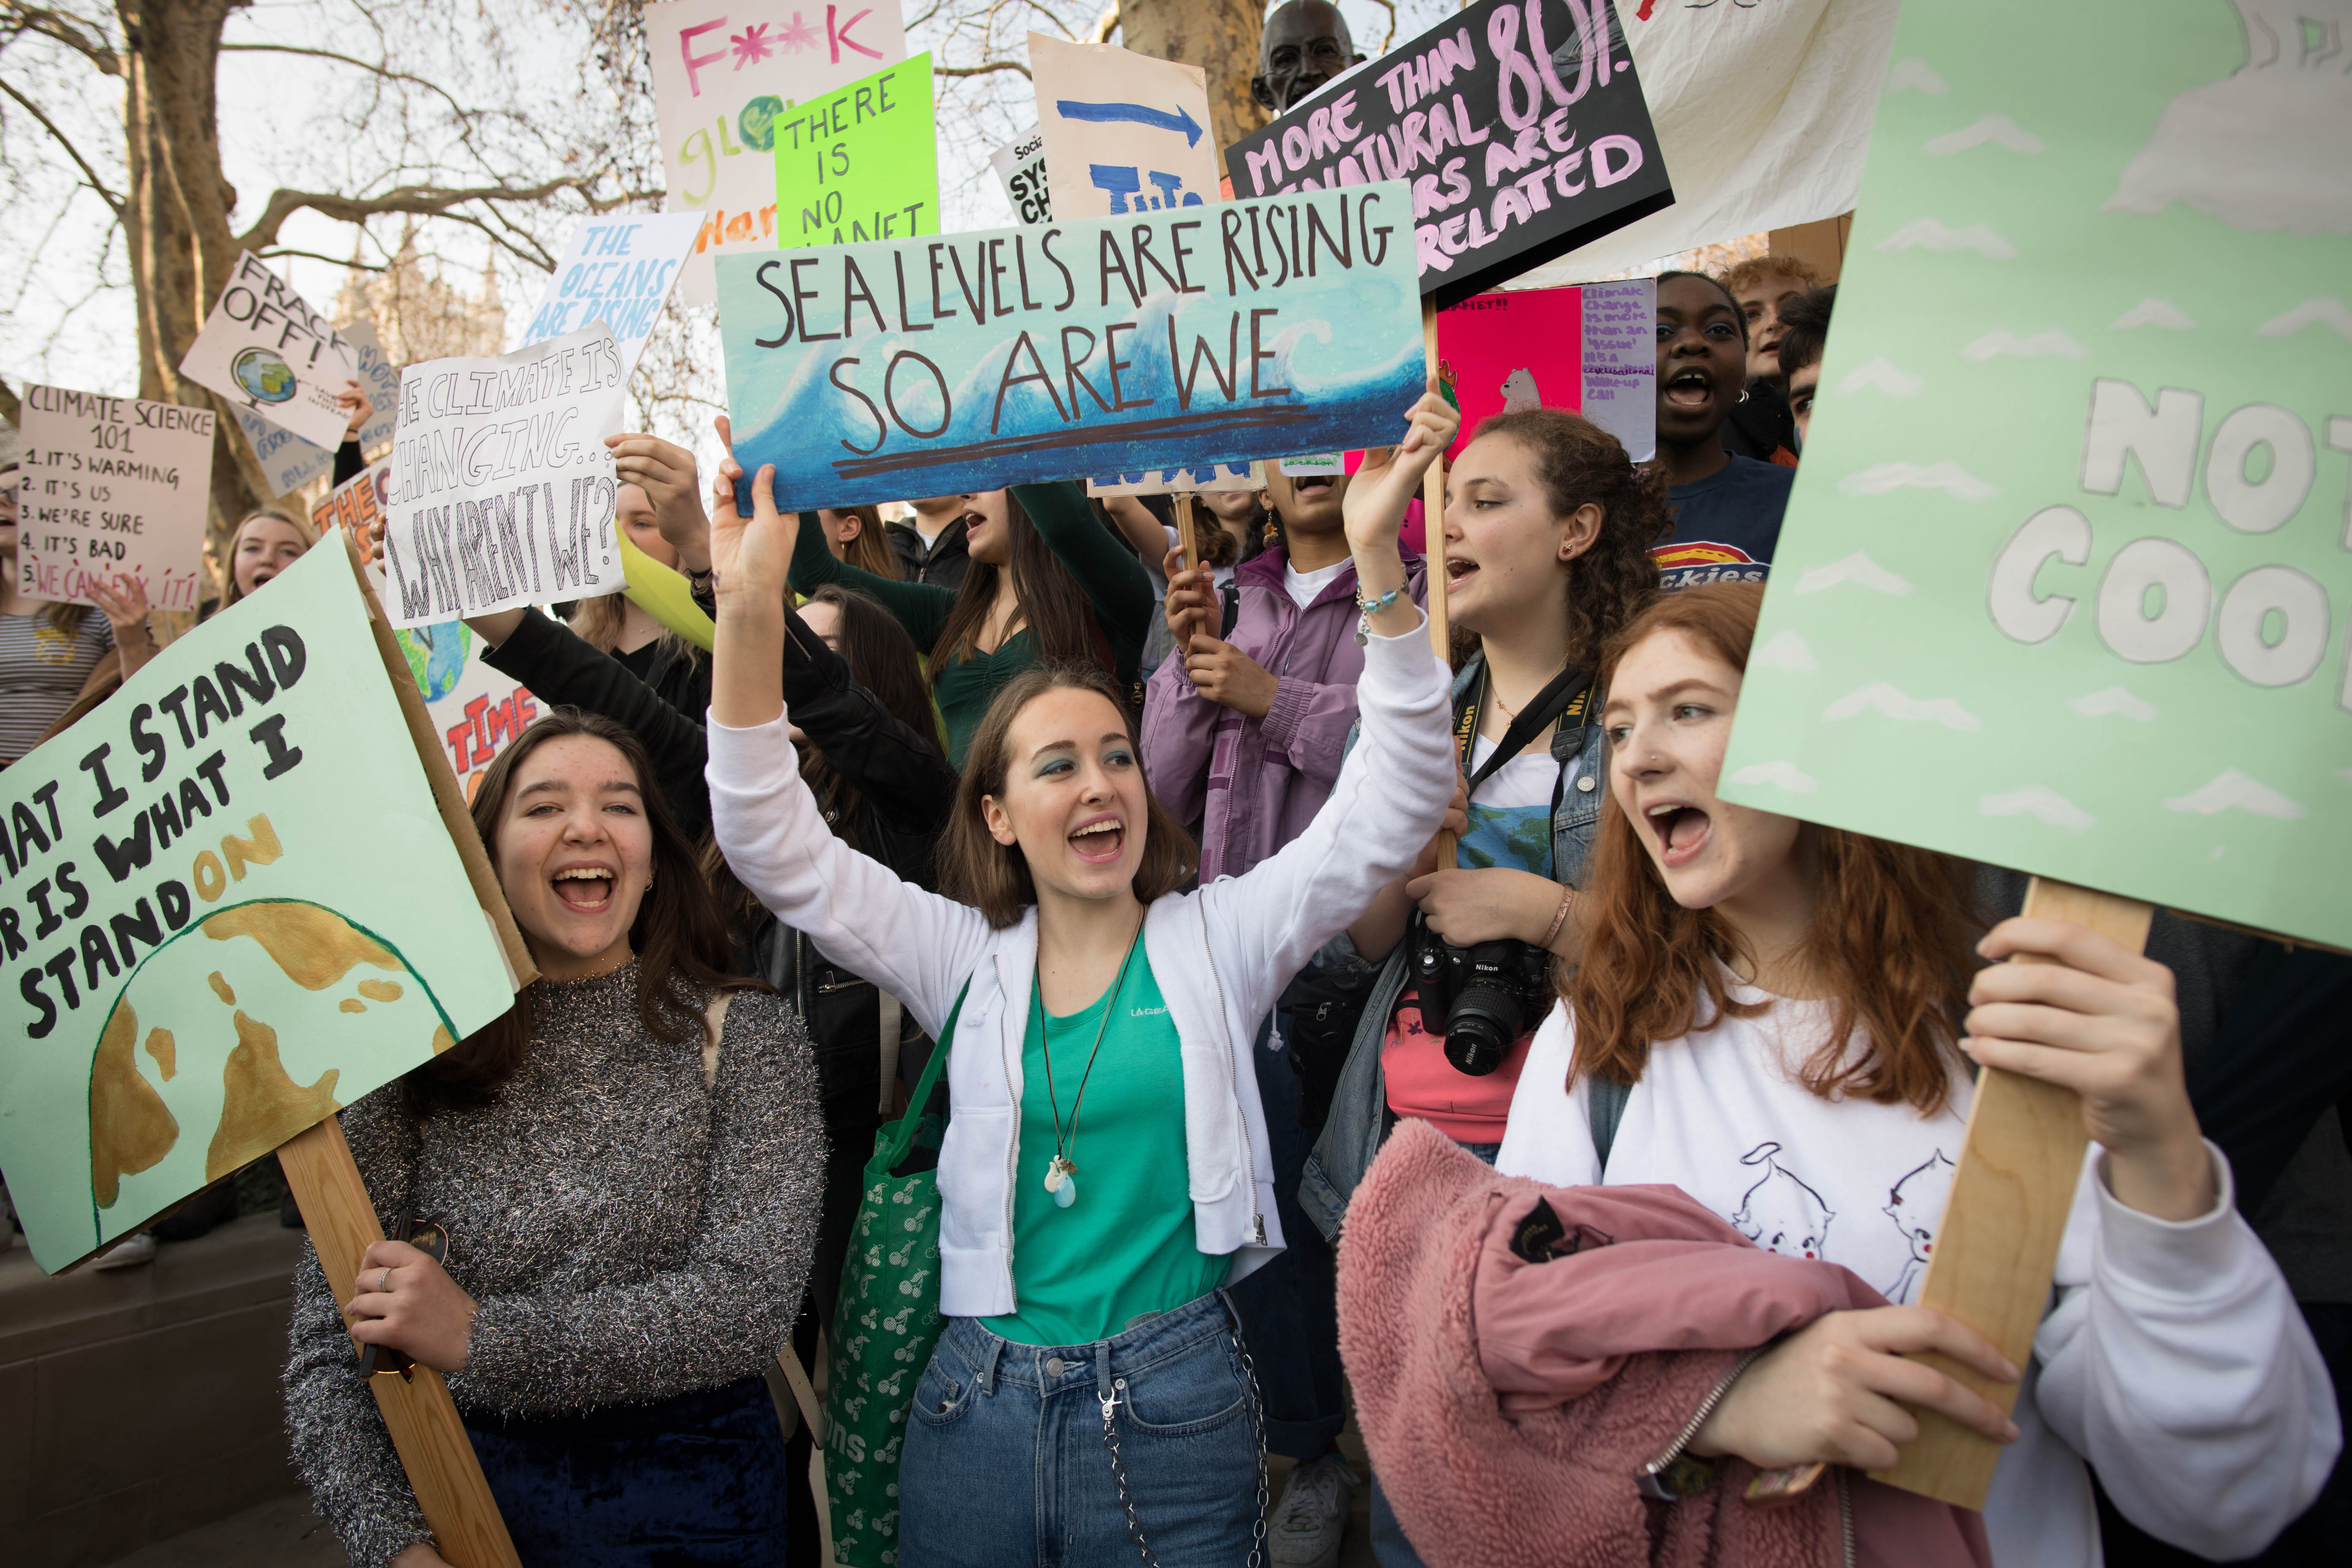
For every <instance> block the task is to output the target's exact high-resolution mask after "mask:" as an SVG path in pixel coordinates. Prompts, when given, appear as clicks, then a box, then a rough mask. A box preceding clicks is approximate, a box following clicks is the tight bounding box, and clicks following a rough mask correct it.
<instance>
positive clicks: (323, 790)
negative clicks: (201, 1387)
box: [0, 547, 528, 1272]
mask: <svg viewBox="0 0 2352 1568" xmlns="http://www.w3.org/2000/svg"><path fill="white" fill-rule="evenodd" d="M390 647H391V638H390V636H389V634H388V633H387V632H385V631H384V630H383V627H382V626H379V625H372V624H371V619H370V614H369V609H368V605H367V603H366V600H365V597H364V593H363V590H362V587H361V585H360V582H359V578H358V576H357V575H356V574H355V572H354V569H353V565H352V557H351V556H350V554H349V553H348V552H347V551H346V550H344V549H340V548H333V547H326V548H320V549H316V550H313V551H311V552H310V554H308V555H306V556H304V557H303V558H302V559H301V560H300V561H299V562H298V563H295V564H294V565H293V566H292V567H290V568H289V569H288V571H287V572H286V573H285V574H284V575H283V576H282V577H281V578H280V579H279V580H278V582H275V583H273V584H270V585H269V587H268V589H267V590H265V591H264V592H262V593H258V594H255V595H250V596H248V597H247V598H246V599H244V600H243V601H241V602H240V603H238V604H237V605H235V606H233V607H232V608H230V609H229V610H227V611H226V612H224V613H222V614H221V615H218V616H215V617H213V618H212V619H211V620H210V621H207V622H206V623H205V625H203V626H199V627H197V628H196V629H195V630H194V631H193V632H190V633H189V634H188V635H187V636H185V637H181V638H179V639H178V640H177V641H175V642H173V644H172V646H171V647H169V648H167V649H165V650H164V651H163V653H162V654H160V655H158V656H157V657H156V658H155V659H154V660H153V661H152V662H151V663H150V664H148V665H147V667H146V668H143V669H142V670H140V671H139V672H138V673H137V674H136V675H134V676H132V677H131V679H130V680H128V681H126V682H125V683H124V684H123V687H122V689H121V691H120V692H118V693H116V695H115V696H113V697H112V698H110V699H109V700H107V701H106V702H105V703H103V704H101V705H100V706H99V707H98V708H97V709H95V710H92V711H91V712H90V714H89V716H88V717H86V718H85V719H83V720H82V721H80V722H79V724H77V725H75V726H74V727H73V728H72V729H71V730H69V731H67V732H66V733H65V734H63V735H61V736H59V737H58V739H57V740H54V741H52V742H49V743H48V744H47V745H46V746H43V747H41V748H40V749H38V750H37V751H36V752H33V753H32V754H31V755H30V756H28V757H26V759H25V760H24V761H22V762H20V763H16V765H14V766H12V767H11V768H9V769H8V771H7V773H5V775H0V827H4V828H5V831H0V953H5V959H0V963H5V968H0V1171H5V1173H6V1178H7V1183H8V1192H9V1196H10V1197H11V1198H12V1199H13V1200H14V1202H15V1204H16V1213H17V1216H18V1218H19V1219H20V1220H22V1222H23V1224H24V1226H25V1234H26V1238H27V1239H28V1240H29V1241H30V1242H31V1243H32V1247H33V1255H34V1258H35V1259H36V1260H37V1262H38V1263H39V1264H40V1265H41V1267H42V1268H45V1269H47V1270H49V1271H51V1272H55V1271H56V1270H57V1269H58V1268H63V1267H65V1266H66V1265H68V1264H70V1263H73V1262H75V1261H77V1260H79V1259H80V1258H84V1257H86V1256H88V1255H89V1253H91V1252H92V1251H94V1250H96V1249H97V1248H99V1247H103V1246H105V1245H106V1244H107V1243H109V1242H110V1241H113V1240H115V1239H116V1238H118V1237H122V1236H125V1235H127V1234H129V1233H130V1232H131V1231H134V1230H136V1229H138V1228H139V1227H140V1226H142V1225H144V1224H145V1223H146V1222H147V1221H149V1220H151V1219H152V1218H153V1217H154V1216H155V1215H158V1214H160V1213H162V1212H163V1211H164V1210H166V1209H168V1208H170V1207H171V1206H172V1205H174V1204H176V1203H178V1202H179V1201H180V1200H181V1199H183V1198H184V1197H187V1196H188V1195H189V1194H193V1193H194V1192H196V1191H198V1190H200V1189H201V1188H203V1187H204V1186H205V1185H206V1184H210V1183H212V1182H214V1181H216V1180H218V1179H219V1178H221V1177H222V1176H225V1175H226V1174H228V1173H231V1172H233V1171H235V1170H236V1169H237V1168H238V1167H239V1166H241V1165H243V1164H245V1163H247V1162H248V1161H251V1160H254V1159H257V1158H258V1157H259V1156H261V1155H263V1154H266V1153H268V1152H269V1151H270V1150H272V1149H274V1148H276V1147H277V1146H278V1144H280V1143H282V1142H286V1140H288V1139H289V1138H290V1137H292V1136H293V1135H294V1134H296V1133H297V1132H299V1131H302V1130H303V1129H304V1128H307V1127H309V1126H310V1125H311V1124H312V1123H314V1122H316V1121H320V1120H321V1119H322V1118H324V1117H327V1116H331V1115H332V1114H333V1113H334V1112H335V1111H336V1110H338V1109H340V1108H341V1106H343V1105H345V1104H348V1103H350V1102H351V1101H352V1100H356V1099H358V1098H359V1097H360V1096H362V1095H363V1094H365V1093H367V1092H368V1091H369V1090H371V1089H375V1088H376V1087H377V1086H379V1085H381V1084H383V1083H385V1082H388V1081H389V1080H391V1079H394V1078H397V1077H399V1076H400V1075H401V1074H402V1073H404V1072H406V1071H407V1070H408V1069H409V1068H413V1067H415V1066H416V1065H417V1064H419V1063H420V1062H425V1061H428V1060H430V1059H431V1058H433V1057H434V1056H435V1055H436V1053H438V1052H440V1051H444V1050H446V1049H448V1048H449V1047H450V1046H451V1045H452V1044H454V1043H455V1042H456V1041H457V1040H460V1039H463V1038H464V1037H466V1036H467V1035H469V1034H471V1033H472V1032H473V1031H474V1030H476V1029H478V1028H479V1027H480V1026H482V1025H484V1024H485V1023H488V1021H489V1020H490V1019H492V1018H494V1017H496V1016H499V1014H500V1013H503V1012H504V1011H505V1010H506V1008H507V1007H508V1005H509V1003H510V1002H511V1000H512V997H513V992H514V988H515V987H514V974H513V973H512V972H511V971H510V969H509V962H514V963H519V964H520V966H521V967H523V968H524V969H527V968H528V960H527V958H525V957H524V956H523V953H522V950H521V948H520V942H519V941H517V940H516V939H515V938H514V934H513V933H514V927H513V924H512V921H511V920H510V919H509V917H508V915H507V913H506V910H505V906H504V904H503V902H500V901H499V898H498V893H497V888H496V884H495V882H494V881H493V880H491V879H490V873H489V866H488V859H487V858H486V857H485V856H484V855H483V853H482V848H481V844H480V841H479V840H478V839H477V838H475V837H474V836H473V831H472V828H471V826H470V825H469V824H468V823H467V819H466V817H465V816H464V811H463V806H462V804H461V803H460V802H459V800H458V798H457V790H456V787H455V785H454V784H453V783H452V782H451V781H450V780H449V778H448V775H447V773H446V769H439V768H437V767H436V766H435V765H434V764H432V763H428V762H427V760H426V758H427V753H426V752H424V750H423V747H422V743H421V742H423V740H424V737H423V736H422V735H421V733H420V732H421V731H422V729H423V725H424V714H423V711H422V709H421V706H419V705H418V704H417V703H416V702H415V699H414V697H413V695H410V694H404V692H403V690H402V689H401V686H400V685H395V684H394V666H393V664H392V662H391V660H393V659H396V658H398V654H397V651H396V650H394V651H392V652H391V653H390V654H389V655H387V653H386V650H387V649H388V648H390ZM401 682H402V684H403V685H404V684H405V671H402V672H401ZM437 754H438V753H437V750H436V752H433V753H431V755H434V756H437ZM436 773H437V775H438V776H437V779H436V776H435V775H436ZM485 889H487V891H486V892H485ZM486 900H487V901H486ZM486 909H488V910H494V911H495V912H494V913H493V914H492V915H491V916H490V918H489V919H487V920H486V919H485V910H486ZM502 943H504V944H506V953H505V955H504V956H502V955H501V945H502Z"/></svg>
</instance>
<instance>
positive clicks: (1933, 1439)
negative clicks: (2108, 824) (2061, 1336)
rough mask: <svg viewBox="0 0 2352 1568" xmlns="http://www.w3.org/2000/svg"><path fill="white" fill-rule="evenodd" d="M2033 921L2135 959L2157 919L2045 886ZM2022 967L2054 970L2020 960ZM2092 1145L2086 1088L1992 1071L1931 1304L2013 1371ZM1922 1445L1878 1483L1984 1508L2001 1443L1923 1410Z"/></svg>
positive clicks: (1958, 1173)
mask: <svg viewBox="0 0 2352 1568" xmlns="http://www.w3.org/2000/svg"><path fill="white" fill-rule="evenodd" d="M2024 912H2025V913H2026V914H2028V915H2033V916H2038V917H2040V918H2041V919H2043V920H2058V921H2069V922H2071V923H2073V924H2074V925H2079V926H2085V927H2088V928H2089V929H2090V930H2092V931H2097V932H2099V933H2100V934H2101V935H2103V936H2108V937H2112V938H2114V939H2115V940H2116V942H2121V943H2123V944H2124V945H2125V946H2126V947H2128V948H2131V949H2132V950H2133V951H2135V952H2137V951H2138V950H2140V949H2142V948H2144V947H2146V946H2147V926H2148V921H2149V919H2150V917H2151V915H2152V914H2153V912H2154V911H2153V910H2150V909H2149V907H2148V906H2147V905H2146V904H2144V903H2141V902H2139V901H2138V900H2136V899H2123V898H2117V897H2116V895H2114V894H2112V893H2101V892H2095V891H2093V890H2092V889H2088V888H2076V887H2071V886H2069V885H2068V884H2066V883H2063V882H2053V881H2050V880H2048V879H2044V878H2041V877H2036V878H2035V879H2033V881H2032V885H2031V886H2029V887H2028V888H2027V889H2026V894H2025V910H2024ZM2010 962H2011V963H2048V962H2049V960H2046V959H2043V958H2041V957H2038V956H2035V955H2032V954H2026V953H2020V954H2019V955H2018V956H2017V957H2015V958H2013V959H2011V961H2010ZM2089 1142H2090V1135H2089V1134H2088V1133H2087V1132H2085V1131H2084V1128H2083V1102H2082V1099H2081V1097H2080V1096H2078V1095H2076V1094H2075V1093H2074V1090H2072V1089H2060V1088H2058V1087H2056V1086H2055V1085H2053V1084H2046V1083H2043V1082H2041V1081H2040V1080H2039V1079H2030V1078H2023V1077H2021V1076H2019V1075H2018V1074H2015V1073H2007V1072H1999V1071H1995V1070H1994V1069H1992V1068H1986V1069H1985V1070H1984V1072H1983V1073H1982V1074H1981V1075H1980V1076H1979V1078H1978V1079H1977V1095H1976V1103H1975V1104H1974V1105H1973V1106H1971V1107H1970V1108H1969V1131H1968V1136H1967V1138H1966V1139H1965V1140H1963V1141H1962V1142H1961V1144H1960V1157H1959V1162H1958V1169H1957V1170H1955V1171H1954V1172H1953V1173H1952V1195H1951V1196H1950V1197H1949V1198H1948V1199H1947V1200H1946V1201H1945V1204H1944V1217H1943V1219H1942V1221H1941V1222H1940V1223H1939V1224H1938V1225H1937V1227H1936V1243H1935V1247H1936V1250H1935V1256H1934V1257H1933V1258H1930V1259H1929V1260H1928V1263H1927V1279H1925V1280H1924V1281H1923V1282H1922V1283H1921V1285H1920V1287H1919V1304H1920V1305H1921V1306H1923V1307H1933V1308H1935V1309H1936V1310H1937V1311H1939V1312H1944V1313H1948V1315H1950V1316H1952V1317H1954V1318H1957V1319H1958V1320H1959V1321H1961V1322H1963V1323H1966V1324H1967V1325H1968V1326H1969V1328H1972V1329H1974V1330H1976V1331H1977V1332H1979V1333H1980V1334H1982V1335H1983V1336H1984V1337H1985V1338H1986V1339H1988V1340H1990V1341H1991V1342H1992V1343H1993V1345H1994V1346H1995V1347H1996V1348H1997V1349H1999V1350H2000V1353H2001V1354H2003V1355H2005V1356H2007V1357H2008V1358H2009V1359H2010V1361H2011V1363H2014V1364H2016V1365H2018V1366H2024V1365H2026V1364H2027V1362H2028V1360H2029V1359H2030V1358H2031V1357H2032V1354H2033V1334H2034V1331H2035V1330H2037V1329H2039V1328H2040V1327H2041V1326H2042V1314H2043V1313H2044V1312H2045V1311H2046V1310H2048V1308H2049V1305H2050V1279H2051V1275H2052V1274H2053V1272H2054V1271H2055V1270H2056V1268H2057V1264H2058V1243H2059V1239H2060V1238H2061V1237H2063V1235H2064V1234H2065V1230H2066V1216H2067V1215H2069V1214H2070V1213H2072V1212H2073V1210H2074V1189H2075V1187H2076V1186H2077V1185H2078V1184H2079V1183H2080V1182H2081V1180H2082V1174H2083V1154H2084V1149H2085V1148H2086V1147H2087V1146H2088V1144H2089ZM1914 1359H1916V1360H1917V1361H1921V1362H1924V1363H1927V1364H1928V1365H1930V1366H1933V1367H1935V1368H1937V1370H1938V1371H1940V1372H1943V1373H1948V1375H1950V1376H1952V1377H1954V1378H1956V1379H1958V1381H1959V1382H1961V1383H1964V1384H1968V1386H1969V1387H1970V1388H1973V1389H1975V1390H1976V1391H1977V1392H1978V1393H1979V1394H1983V1395H1984V1396H1985V1397H1986V1398H1987V1399H1990V1400H1991V1401H1992V1402H1993V1403H1994V1404H1995V1405H2000V1407H2001V1408H2002V1409H2003V1410H2008V1409H2010V1408H2011V1407H2012V1406H2014V1405H2016V1403H2017V1385H2016V1384H2013V1383H1993V1382H1990V1381H1989V1380H1987V1379H1985V1378H1982V1377H1979V1376H1978V1375H1977V1374H1976V1373H1973V1372H1970V1371H1969V1370H1968V1369H1967V1368H1965V1367H1963V1366H1961V1365H1960V1364H1959V1363H1957V1362H1954V1361H1949V1360H1948V1359H1946V1358H1945V1357H1942V1356H1938V1355H1932V1354H1929V1355H1921V1356H1917V1357H1915V1358H1914ZM1912 1414H1913V1415H1916V1417H1918V1421H1919V1436H1917V1437H1916V1438H1915V1439H1913V1440H1912V1442H1911V1443H1909V1444H1908V1445H1907V1446H1906V1447H1905V1448H1904V1449H1903V1456H1902V1458H1900V1459H1898V1460H1897V1461H1896V1462H1895V1468H1893V1469H1891V1470H1885V1471H1882V1472H1880V1473H1879V1474H1878V1475H1877V1477H1876V1478H1875V1479H1879V1480H1882V1481H1885V1482H1886V1483H1887V1484H1888V1485H1889V1486H1896V1487H1901V1488H1903V1489H1905V1490H1906V1491H1914V1492H1917V1493H1919V1494H1921V1495H1922V1496H1925V1497H1931V1498H1935V1499H1937V1500H1940V1501H1943V1502H1948V1503H1956V1504H1958V1506H1960V1507H1962V1508H1972V1509H1982V1508H1983V1507H1984V1502H1985V1494H1986V1492H1987V1491H1989V1490H1990V1489H1991V1486H1992V1473H1993V1467H1994V1466H1995V1465H1996V1464H1997V1463H1998V1462H1999V1461H2000V1444H1998V1443H1996V1442H1994V1441H1993V1440H1992V1439H1991V1438H1990V1437H1986V1436H1980V1435H1979V1434H1978V1433H1976V1432H1974V1431H1971V1430H1970V1429H1969V1428H1968V1427H1965V1426H1960V1425H1959V1424H1958V1422H1956V1421H1953V1420H1951V1419H1950V1418H1949V1417H1948V1416H1944V1415H1937V1413H1935V1412H1934V1411H1931V1410H1914V1411H1913V1412H1912Z"/></svg>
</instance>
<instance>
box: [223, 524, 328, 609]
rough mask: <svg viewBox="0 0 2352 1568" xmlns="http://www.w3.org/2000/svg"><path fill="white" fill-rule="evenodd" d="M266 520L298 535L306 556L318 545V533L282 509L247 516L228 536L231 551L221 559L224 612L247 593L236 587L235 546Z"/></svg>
mask: <svg viewBox="0 0 2352 1568" xmlns="http://www.w3.org/2000/svg"><path fill="white" fill-rule="evenodd" d="M263 518H268V520H269V521H272V522H282V523H284V524H285V525H286V526H287V527H289V528H290V529H292V530H293V531H294V532H295V535H296V536H297V537H298V538H299V539H300V540H301V541H302V552H303V553H304V554H306V555H307V554H309V553H310V550H311V547H312V546H314V545H316V544H317V543H318V542H319V531H318V530H317V529H315V528H313V527H311V526H310V523H309V522H308V521H305V520H304V519H301V518H299V517H296V516H295V515H294V514H293V513H292V512H290V511H288V510H284V509H283V508H281V507H274V506H264V507H256V508H255V509H254V510H251V511H249V512H247V513H246V514H245V516H244V517H243V518H242V519H240V520H239V521H238V522H237V525H236V528H234V529H232V530H231V531H230V532H229V536H228V551H227V552H226V554H224V555H223V556H222V557H221V599H220V607H221V608H222V609H224V610H226V609H227V608H228V607H229V606H230V605H234V604H236V602H237V601H238V600H239V599H242V598H244V597H245V591H244V590H243V589H241V588H239V587H238V586H237V585H236V542H237V541H238V540H240V539H243V538H244V537H245V531H246V530H247V529H248V528H250V527H252V526H253V525H254V524H255V523H256V522H258V521H261V520H262V519H263Z"/></svg>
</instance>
